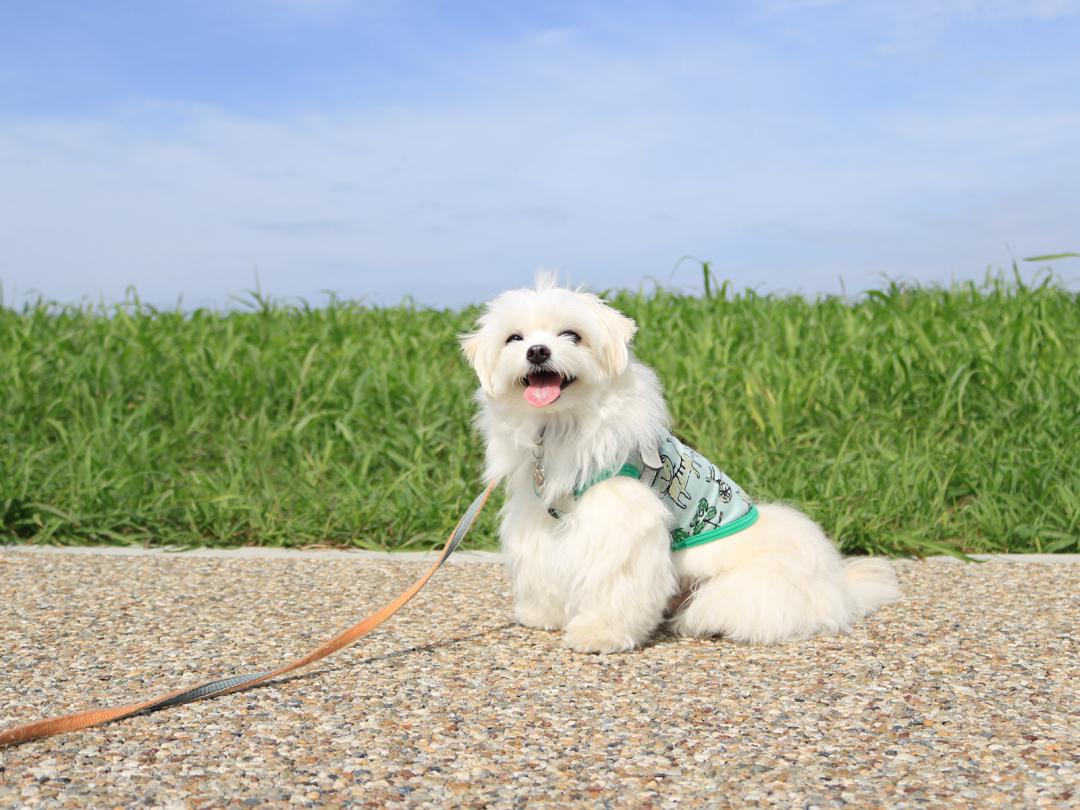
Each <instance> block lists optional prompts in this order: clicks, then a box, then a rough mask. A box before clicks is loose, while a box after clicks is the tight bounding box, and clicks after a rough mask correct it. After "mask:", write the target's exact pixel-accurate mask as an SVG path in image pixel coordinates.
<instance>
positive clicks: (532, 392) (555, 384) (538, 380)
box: [525, 372, 562, 408]
mask: <svg viewBox="0 0 1080 810" xmlns="http://www.w3.org/2000/svg"><path fill="white" fill-rule="evenodd" d="M561 393H562V377H560V376H559V375H558V374H555V373H552V372H548V373H546V374H530V375H529V384H528V385H527V386H526V387H525V399H526V400H527V401H528V402H529V404H530V405H535V406H536V407H537V408H543V407H544V406H545V405H550V404H551V403H552V402H554V401H555V400H557V399H558V398H559V394H561Z"/></svg>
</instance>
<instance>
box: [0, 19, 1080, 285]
mask: <svg viewBox="0 0 1080 810" xmlns="http://www.w3.org/2000/svg"><path fill="white" fill-rule="evenodd" d="M1078 6H1080V4H1078V2H1076V1H1075V0H994V1H993V2H990V1H984V0H909V1H908V2H905V3H896V2H879V0H861V1H860V2H848V1H847V0H758V1H757V2H744V3H727V4H720V3H715V2H700V3H698V2H684V3H654V2H624V3H603V2H600V3H596V2H575V3H561V2H550V3H526V2H512V1H509V0H504V1H503V2H490V3H489V2H467V1H466V0H459V2H442V3H440V2H424V1H423V0H401V1H400V2H392V1H391V0H355V2H354V1H353V0H261V1H260V2H257V1H256V0H233V2H209V1H208V0H207V1H204V0H175V2H171V3H145V2H101V3H93V4H89V3H84V2H53V1H51V0H36V2H26V1H25V0H8V2H6V3H5V4H4V6H3V10H2V11H0V23H2V24H0V245H2V246H3V250H2V251H0V283H2V285H3V295H4V298H5V300H6V302H7V303H9V304H10V303H14V302H15V301H16V300H19V299H21V297H22V296H23V295H25V294H26V293H28V292H30V291H32V290H37V291H40V292H42V293H44V294H45V295H46V296H48V297H50V298H55V299H59V300H62V301H77V300H79V299H81V298H84V297H89V298H92V299H97V298H100V297H104V298H105V299H107V300H115V299H118V298H120V297H122V295H123V292H124V289H125V287H127V286H128V285H134V286H135V287H136V288H137V289H138V290H139V292H140V293H141V294H142V296H143V297H144V298H145V299H148V300H151V301H154V302H156V303H160V304H171V303H173V302H175V301H176V300H177V298H178V297H181V296H182V297H183V301H184V303H185V305H188V306H195V305H202V304H217V305H222V304H225V303H227V301H228V300H229V296H230V294H233V293H237V292H241V291H243V290H246V289H249V288H251V287H252V286H253V285H254V283H255V279H256V277H258V279H259V283H260V284H261V286H262V288H263V290H264V291H265V292H268V293H271V294H274V295H279V296H291V295H297V296H303V297H305V298H307V299H309V300H312V301H318V300H320V299H321V294H322V292H323V291H326V290H332V291H334V292H336V293H338V294H340V295H343V296H348V297H362V298H366V299H368V300H370V301H375V302H380V303H392V302H396V301H398V300H400V299H401V298H402V297H403V296H412V297H414V298H415V299H416V300H418V301H420V302H421V303H425V304H433V305H456V304H460V303H464V302H469V301H478V300H481V299H483V298H485V297H487V296H489V295H490V294H492V293H493V292H496V291H498V290H501V289H504V288H506V287H509V286H518V285H520V284H523V283H525V282H528V281H529V280H530V279H531V277H532V274H533V272H534V271H535V270H536V269H537V268H538V267H540V266H545V267H553V268H558V269H560V270H561V271H562V272H563V273H564V274H565V275H566V276H567V277H569V279H570V280H572V281H574V282H579V283H580V282H584V283H587V284H589V285H591V286H593V287H595V288H605V287H637V286H638V285H639V284H641V283H648V282H647V280H648V279H657V280H659V281H661V282H664V283H672V284H675V285H681V286H687V287H693V286H694V285H695V284H697V283H698V279H699V276H700V274H699V273H698V271H696V270H695V268H694V267H693V265H692V264H690V263H685V264H683V265H681V266H680V267H679V269H678V270H674V271H673V268H674V267H675V265H676V263H677V261H678V260H679V258H680V257H682V256H684V255H692V256H695V257H698V258H700V259H706V260H710V261H711V262H712V263H713V267H714V268H715V270H716V271H717V272H718V273H719V274H720V275H721V276H722V277H725V278H729V279H731V280H732V281H733V282H734V283H735V284H736V285H737V286H738V287H756V288H758V289H760V290H763V291H794V290H798V291H802V292H806V293H810V294H813V293H818V292H836V291H838V290H839V289H840V285H841V279H843V284H844V285H845V287H846V289H847V290H848V291H849V292H854V291H858V290H862V289H866V288H868V287H873V286H876V285H879V284H880V283H881V279H882V277H883V276H888V277H893V278H905V279H917V280H926V281H942V282H948V281H949V280H951V279H964V278H979V277H981V276H982V275H983V274H984V272H985V271H986V269H987V268H988V267H994V268H1005V267H1008V266H1009V264H1010V263H1011V261H1012V260H1013V259H1014V258H1019V257H1024V256H1029V255H1032V254H1039V253H1049V252H1058V251H1066V250H1080V90H1078V89H1077V88H1080V48H1078V47H1077V44H1076V43H1077V42H1078V41H1080V7H1078ZM1077 266H1080V261H1076V260H1074V261H1073V262H1072V265H1070V263H1069V262H1062V263H1061V264H1060V265H1058V267H1057V269H1058V270H1059V272H1061V273H1062V275H1064V276H1066V278H1068V279H1069V280H1070V281H1075V279H1076V278H1077V277H1078V276H1080V269H1077Z"/></svg>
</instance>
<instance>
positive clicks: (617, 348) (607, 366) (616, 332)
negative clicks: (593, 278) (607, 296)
mask: <svg viewBox="0 0 1080 810" xmlns="http://www.w3.org/2000/svg"><path fill="white" fill-rule="evenodd" d="M597 303H598V304H599V306H598V307H597V312H598V313H599V317H600V326H601V328H602V329H603V332H604V341H603V346H601V347H600V349H601V352H600V355H601V359H602V361H603V364H604V370H605V371H606V372H607V374H608V376H609V377H618V376H619V375H620V374H622V373H623V372H624V371H626V366H627V365H628V364H629V363H630V340H631V339H632V338H633V337H634V332H636V331H637V324H636V323H634V322H633V320H631V319H630V318H627V317H626V316H625V315H623V314H622V313H621V312H619V311H618V310H617V309H613V308H612V307H609V306H608V305H607V304H605V303H604V302H603V301H602V300H600V299H599V298H598V299H597Z"/></svg>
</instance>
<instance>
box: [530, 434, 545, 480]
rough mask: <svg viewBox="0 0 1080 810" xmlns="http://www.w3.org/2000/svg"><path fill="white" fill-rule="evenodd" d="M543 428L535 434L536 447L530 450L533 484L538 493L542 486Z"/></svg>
mask: <svg viewBox="0 0 1080 810" xmlns="http://www.w3.org/2000/svg"><path fill="white" fill-rule="evenodd" d="M544 430H545V428H540V432H539V433H537V434H536V448H535V449H534V450H533V451H532V456H533V484H534V485H535V486H536V493H537V494H538V495H539V494H540V492H541V491H542V490H543V488H544Z"/></svg>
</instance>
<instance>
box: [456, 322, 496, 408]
mask: <svg viewBox="0 0 1080 810" xmlns="http://www.w3.org/2000/svg"><path fill="white" fill-rule="evenodd" d="M458 342H459V343H460V344H461V351H462V352H464V354H465V359H466V360H468V361H469V365H470V366H472V368H473V371H475V372H476V376H477V378H478V379H479V380H480V387H481V388H483V389H484V393H485V394H488V395H489V396H490V395H491V393H492V390H491V361H490V359H489V358H488V356H487V354H488V353H487V352H486V351H485V350H484V334H483V330H477V331H476V332H469V333H467V334H464V335H458Z"/></svg>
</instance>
